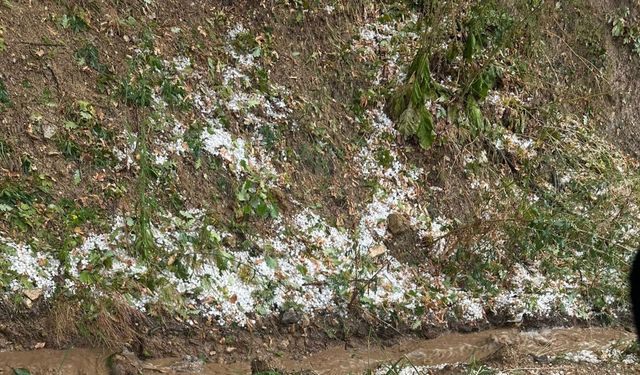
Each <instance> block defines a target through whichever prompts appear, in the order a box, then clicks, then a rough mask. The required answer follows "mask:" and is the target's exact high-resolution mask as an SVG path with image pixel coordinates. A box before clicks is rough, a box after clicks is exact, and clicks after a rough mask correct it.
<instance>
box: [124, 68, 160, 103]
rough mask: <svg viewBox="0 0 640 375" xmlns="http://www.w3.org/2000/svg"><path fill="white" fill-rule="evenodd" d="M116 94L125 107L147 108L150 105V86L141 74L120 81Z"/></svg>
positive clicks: (151, 91)
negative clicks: (121, 99) (117, 93)
mask: <svg viewBox="0 0 640 375" xmlns="http://www.w3.org/2000/svg"><path fill="white" fill-rule="evenodd" d="M118 92H119V94H120V96H121V97H122V98H123V100H124V102H125V104H127V105H130V106H134V107H148V106H150V105H151V96H152V94H153V89H152V85H151V82H150V81H149V80H148V79H147V78H146V77H145V76H143V75H141V74H134V75H128V76H126V77H125V78H124V79H123V80H122V81H120V86H119V88H118Z"/></svg>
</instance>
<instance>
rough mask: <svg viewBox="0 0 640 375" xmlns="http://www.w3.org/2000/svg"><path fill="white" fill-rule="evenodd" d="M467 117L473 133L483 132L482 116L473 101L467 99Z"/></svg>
mask: <svg viewBox="0 0 640 375" xmlns="http://www.w3.org/2000/svg"><path fill="white" fill-rule="evenodd" d="M467 116H469V123H470V124H471V127H472V129H473V130H474V131H476V132H478V133H480V132H482V131H483V130H484V116H483V115H482V111H481V110H480V107H479V106H478V103H477V102H476V100H475V99H473V98H469V101H468V102H467Z"/></svg>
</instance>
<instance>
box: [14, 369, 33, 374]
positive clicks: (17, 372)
mask: <svg viewBox="0 0 640 375" xmlns="http://www.w3.org/2000/svg"><path fill="white" fill-rule="evenodd" d="M13 374H14V375H31V371H29V370H27V369H26V368H14V369H13Z"/></svg>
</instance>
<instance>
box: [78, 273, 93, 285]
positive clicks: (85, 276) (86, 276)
mask: <svg viewBox="0 0 640 375" xmlns="http://www.w3.org/2000/svg"><path fill="white" fill-rule="evenodd" d="M78 279H80V282H81V283H83V284H91V283H93V276H91V273H89V272H88V271H82V272H80V274H79V275H78Z"/></svg>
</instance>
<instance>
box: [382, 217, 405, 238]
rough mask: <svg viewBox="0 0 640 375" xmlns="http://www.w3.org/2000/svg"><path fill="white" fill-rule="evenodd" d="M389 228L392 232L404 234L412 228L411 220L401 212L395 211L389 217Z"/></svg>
mask: <svg viewBox="0 0 640 375" xmlns="http://www.w3.org/2000/svg"><path fill="white" fill-rule="evenodd" d="M387 228H388V229H389V232H391V234H393V235H394V236H395V235H398V234H402V233H404V232H406V231H408V230H409V229H410V227H409V220H407V218H406V217H405V216H403V215H401V214H398V213H393V214H391V215H389V216H388V217H387Z"/></svg>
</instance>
